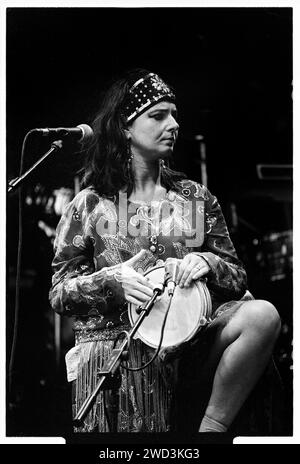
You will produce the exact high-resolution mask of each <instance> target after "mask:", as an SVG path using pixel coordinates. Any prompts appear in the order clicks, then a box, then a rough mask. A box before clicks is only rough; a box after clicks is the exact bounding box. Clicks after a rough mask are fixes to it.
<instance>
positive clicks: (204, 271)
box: [192, 266, 210, 280]
mask: <svg viewBox="0 0 300 464" xmlns="http://www.w3.org/2000/svg"><path fill="white" fill-rule="evenodd" d="M209 270H210V269H209V267H208V266H204V267H203V268H201V269H199V271H197V272H196V273H195V274H194V275H193V277H192V279H193V280H196V279H200V277H202V276H204V275H206V274H208V272H209Z"/></svg>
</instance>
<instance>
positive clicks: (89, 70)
mask: <svg viewBox="0 0 300 464" xmlns="http://www.w3.org/2000/svg"><path fill="white" fill-rule="evenodd" d="M132 67H145V68H148V69H150V70H153V71H154V72H157V73H158V74H160V75H161V76H162V77H163V78H164V79H165V80H166V81H167V82H169V83H170V84H171V85H172V86H174V88H175V89H176V93H177V97H178V102H177V106H178V109H179V123H180V127H181V129H180V137H179V140H178V144H177V147H176V151H175V155H174V158H175V165H176V167H177V168H179V169H181V170H183V171H185V172H186V173H187V174H188V176H189V177H190V178H192V179H194V180H196V181H200V182H201V181H202V180H203V179H202V176H201V163H200V142H199V141H198V140H196V139H195V136H196V135H202V137H203V140H202V148H203V147H204V148H205V150H206V163H205V168H206V172H207V179H208V183H207V185H208V188H209V189H210V190H211V191H212V192H213V193H214V194H215V195H217V196H218V198H219V201H220V203H221V205H222V207H223V211H224V214H225V217H226V219H227V221H228V226H229V228H230V231H231V234H232V238H233V240H234V243H235V246H236V248H237V251H238V253H239V255H240V258H241V259H242V260H243V261H244V263H245V265H246V266H247V270H248V275H249V287H250V290H251V291H252V293H253V294H254V295H255V296H256V297H257V298H264V299H269V300H270V301H272V302H273V303H274V304H275V305H276V306H277V308H278V311H279V313H280V316H281V318H282V333H281V335H280V338H279V340H278V342H277V345H276V349H275V361H276V363H277V367H278V369H279V372H280V375H281V377H282V381H283V384H284V395H283V398H282V401H283V402H284V407H285V411H286V412H285V417H284V420H283V422H282V431H281V434H282V435H284V434H287V435H289V434H291V433H292V332H293V324H292V304H293V303H292V177H291V166H292V156H293V154H292V9H291V8H253V9H252V8H238V9H232V8H226V9H222V8H209V9H206V8H197V9H195V8H187V9H185V8H161V9H157V8H138V9H132V8H124V9H120V8H108V9H106V8H8V9H7V178H8V180H10V179H12V178H14V177H16V176H17V175H18V172H19V165H20V154H21V146H22V142H23V139H24V136H25V134H26V132H27V131H29V130H30V129H32V128H35V127H59V126H65V127H72V126H77V125H78V124H81V123H87V124H89V122H90V121H91V118H92V116H93V114H94V112H95V111H96V109H97V107H98V102H99V100H100V97H101V92H102V91H103V89H104V88H105V86H106V84H107V82H108V81H109V80H110V79H111V78H112V77H113V76H115V75H116V74H117V73H119V72H120V71H122V70H124V69H129V68H132ZM49 147H50V142H49V140H48V139H46V138H42V137H36V136H32V137H31V138H30V139H29V140H28V142H27V145H26V151H25V166H24V168H25V169H26V168H28V167H29V166H31V165H32V164H33V162H35V161H36V160H37V159H38V158H39V157H40V156H41V155H42V154H43V153H44V152H45V151H47V150H48V148H49ZM75 148H76V147H71V146H66V147H65V149H64V150H63V151H62V152H61V153H59V154H58V155H55V156H54V157H53V158H52V159H51V160H48V161H47V162H45V163H44V164H43V166H42V167H41V168H40V169H39V170H38V171H37V172H36V173H35V174H34V176H33V177H31V178H30V180H28V181H27V182H26V183H25V184H24V188H23V190H24V199H25V200H24V205H23V214H22V222H23V247H22V249H23V253H22V269H21V294H20V295H21V298H20V311H19V320H18V330H17V338H16V347H15V352H14V355H15V359H14V366H13V371H12V377H11V380H12V395H11V396H9V397H8V400H9V401H8V407H7V435H13V436H16V435H24V436H31V435H33V436H42V435H48V436H54V435H64V433H65V431H66V430H68V429H69V427H70V396H69V394H70V391H69V386H68V385H67V382H66V378H65V366H64V354H65V352H66V351H67V350H68V349H69V348H70V347H71V346H72V344H73V336H72V332H71V330H70V327H69V322H68V321H67V320H60V319H59V318H58V317H56V318H55V317H54V314H53V312H52V310H51V308H50V306H49V302H48V290H49V287H50V284H51V260H52V256H53V255H52V243H53V236H54V229H55V226H56V224H57V222H58V220H59V216H60V211H61V209H60V206H59V205H60V204H62V203H64V201H65V199H66V198H71V197H72V195H73V194H74V191H76V189H77V183H76V179H77V177H76V172H77V170H78V168H79V167H80V163H81V159H82V155H81V156H80V155H79V154H74V149H75ZM258 165H267V168H264V169H262V171H261V172H262V173H263V175H262V176H261V175H258V174H259V172H260V171H259V168H258ZM273 165H279V167H272V166H273ZM202 167H203V165H202ZM17 240H18V197H17V192H15V193H14V194H12V195H10V196H9V197H8V199H7V365H8V364H9V360H10V355H11V349H12V342H13V324H14V320H15V315H14V304H15V283H16V262H17ZM8 378H10V377H8Z"/></svg>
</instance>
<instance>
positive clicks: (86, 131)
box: [77, 124, 94, 142]
mask: <svg viewBox="0 0 300 464" xmlns="http://www.w3.org/2000/svg"><path fill="white" fill-rule="evenodd" d="M77 127H79V129H81V132H82V137H81V138H80V139H79V142H87V141H88V140H90V139H91V138H92V137H93V135H94V132H93V129H92V128H91V127H90V126H88V125H87V124H79V125H78V126H77Z"/></svg>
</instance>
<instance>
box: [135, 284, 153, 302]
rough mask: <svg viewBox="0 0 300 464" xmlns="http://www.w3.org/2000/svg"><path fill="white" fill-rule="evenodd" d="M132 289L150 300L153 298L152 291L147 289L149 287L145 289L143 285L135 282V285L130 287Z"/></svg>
mask: <svg viewBox="0 0 300 464" xmlns="http://www.w3.org/2000/svg"><path fill="white" fill-rule="evenodd" d="M132 289H133V290H134V291H138V292H140V293H143V294H144V295H145V297H146V298H151V297H152V296H153V289H152V288H149V287H146V286H145V285H142V284H140V283H139V282H137V283H136V285H134V286H133V287H132Z"/></svg>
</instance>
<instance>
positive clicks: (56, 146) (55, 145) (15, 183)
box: [7, 140, 63, 193]
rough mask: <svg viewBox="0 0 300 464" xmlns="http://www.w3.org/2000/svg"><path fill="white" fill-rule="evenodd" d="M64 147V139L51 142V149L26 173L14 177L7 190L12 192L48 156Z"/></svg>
mask: <svg viewBox="0 0 300 464" xmlns="http://www.w3.org/2000/svg"><path fill="white" fill-rule="evenodd" d="M62 147H63V141H62V140H54V142H52V144H51V148H50V150H48V151H47V152H46V153H45V154H44V155H43V156H42V157H41V158H40V159H39V160H38V161H37V162H36V163H34V165H33V166H31V167H30V168H29V169H28V170H27V171H26V172H24V174H22V175H21V176H19V177H16V178H15V179H12V180H11V181H10V182H9V183H8V185H9V187H8V190H7V192H8V193H10V192H12V191H14V190H15V189H16V188H17V187H18V185H19V184H21V183H22V182H23V181H24V180H25V179H26V178H27V177H28V176H29V175H30V174H31V173H32V172H33V171H34V170H35V169H36V168H37V167H38V166H39V165H40V164H41V163H42V162H43V161H44V160H45V159H46V158H48V157H49V156H50V155H51V154H52V153H53V152H56V151H58V150H60V149H61V148H62Z"/></svg>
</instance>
